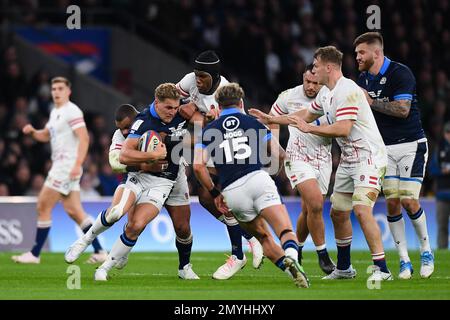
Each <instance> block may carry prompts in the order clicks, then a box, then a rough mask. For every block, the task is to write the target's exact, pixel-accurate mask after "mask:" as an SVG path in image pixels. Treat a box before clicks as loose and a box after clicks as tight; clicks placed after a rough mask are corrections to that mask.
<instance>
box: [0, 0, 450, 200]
mask: <svg viewBox="0 0 450 320" xmlns="http://www.w3.org/2000/svg"><path fill="white" fill-rule="evenodd" d="M378 2H379V5H380V6H381V10H382V12H389V14H388V15H382V22H381V24H382V31H383V30H390V32H385V33H383V35H384V37H385V52H386V54H387V56H389V57H390V58H392V59H394V60H396V61H399V62H405V63H406V64H407V65H408V66H409V67H410V68H411V69H412V71H413V73H414V74H415V76H416V79H417V83H418V97H419V106H420V109H421V112H422V122H423V126H424V129H425V131H426V134H427V137H428V140H429V146H430V154H432V152H433V150H434V148H435V146H436V145H438V144H439V142H440V139H442V132H443V124H444V123H445V122H446V121H449V120H450V108H449V105H450V81H449V75H450V21H449V20H448V19H445V17H448V16H450V2H449V1H448V0H439V1H433V2H424V1H418V0H409V1H402V2H398V1H393V0H388V1H383V2H380V1H378ZM55 3H56V6H55ZM67 3H68V2H67V1H61V0H60V1H46V0H35V1H12V3H11V4H10V5H11V6H10V8H9V11H8V12H9V13H11V12H13V13H14V15H11V14H10V15H8V18H9V19H12V20H14V22H16V23H20V24H25V25H42V24H47V23H59V24H60V23H64V20H63V19H62V18H61V15H55V14H53V13H52V12H54V10H53V11H52V10H50V11H46V10H43V8H50V7H51V8H53V9H55V8H56V9H57V8H58V7H60V8H65V7H66V6H67ZM78 3H79V5H80V6H81V7H82V8H86V10H85V11H89V10H92V12H94V11H95V10H94V9H97V12H99V14H98V15H97V16H92V17H91V18H88V19H86V20H87V22H88V23H93V24H101V25H112V24H114V23H115V22H117V21H118V20H116V17H117V12H126V13H127V14H129V15H130V16H131V17H132V20H134V21H135V22H136V23H135V24H134V25H133V26H132V27H131V28H130V27H129V26H127V24H126V23H122V20H121V21H119V22H118V23H119V24H120V25H121V26H122V27H124V28H130V29H129V31H132V30H134V31H135V33H136V34H138V35H139V36H140V37H141V38H143V39H146V40H147V41H149V42H152V44H153V45H157V46H160V47H161V48H162V49H164V50H167V51H168V52H170V54H171V55H175V56H177V57H178V58H179V59H182V60H184V61H185V62H190V59H191V58H192V53H193V52H200V51H201V50H204V49H206V48H209V49H214V50H216V51H217V52H218V53H219V54H220V55H221V57H222V59H223V62H224V70H223V74H224V75H225V76H227V78H228V79H231V80H233V81H239V82H240V83H241V85H242V86H243V87H244V88H246V93H247V96H248V98H249V100H251V101H252V103H255V104H256V105H258V106H259V107H260V108H261V109H263V110H264V111H268V110H269V108H270V105H271V103H272V102H273V101H275V99H276V97H277V94H278V93H279V92H281V91H282V90H284V89H286V88H289V87H293V86H295V85H297V84H298V83H299V81H300V79H299V78H300V77H299V75H300V74H301V71H302V70H303V68H304V66H305V65H306V64H308V63H310V62H311V61H312V55H313V52H314V49H315V48H316V47H317V46H320V45H324V44H334V45H336V46H337V47H339V48H340V49H341V50H342V51H343V52H344V55H345V59H344V74H346V75H347V76H348V77H350V78H353V79H355V78H356V76H357V74H358V71H357V69H356V63H355V60H354V54H353V47H352V42H353V39H354V38H355V37H356V36H357V35H358V34H360V33H361V32H362V31H366V30H367V29H366V26H365V22H366V21H365V17H367V15H366V13H365V9H366V8H367V5H368V4H374V3H376V1H375V2H374V1H365V0H364V1H352V0H341V1H330V0H325V1H320V2H319V1H314V2H313V1H309V0H299V1H294V0H287V1H275V0H261V1H256V0H255V1H253V0H228V1H213V0H202V1H193V0H180V1H139V2H135V1H120V0H115V1H102V0H86V1H78ZM405 6H407V7H408V10H405V9H404V8H405ZM106 7H107V8H109V10H103V11H102V9H104V8H106ZM64 12H65V11H64ZM236 13H237V14H236ZM62 17H64V15H62ZM1 20H2V22H4V21H5V20H7V19H6V15H5V14H2V15H1ZM137 22H139V23H137ZM143 26H145V27H143ZM155 29H157V30H158V32H159V33H158V34H157V36H155V34H156V33H153V32H148V31H149V30H155ZM161 39H172V40H171V41H170V42H168V41H166V40H164V41H163V40H161ZM173 39H176V44H174V43H173V41H174V40H173ZM2 46H3V48H2V50H1V51H2V54H1V57H0V68H1V71H0V78H1V80H0V84H1V85H0V126H1V128H2V130H0V159H1V162H0V195H7V194H10V195H24V194H32V193H33V192H35V190H39V184H42V179H41V178H40V177H41V176H42V175H45V173H46V170H47V169H48V167H49V163H48V160H47V159H48V158H49V150H48V147H49V146H48V145H40V144H36V143H35V142H32V141H31V140H30V139H29V138H25V137H23V136H22V134H21V131H20V129H21V127H22V125H23V124H24V123H25V122H26V121H27V118H28V119H30V120H32V121H33V123H34V124H35V125H36V126H38V127H40V126H42V124H43V123H45V119H46V116H47V115H48V111H49V101H50V92H49V85H48V83H49V82H48V79H49V77H51V76H52V75H49V74H48V73H47V72H46V71H45V70H41V71H40V72H38V73H37V74H36V75H35V76H34V77H33V78H32V79H30V80H28V79H26V78H25V77H24V76H23V72H22V69H21V62H20V61H19V60H18V59H17V54H16V53H15V48H14V47H13V46H10V45H9V43H8V42H7V41H5V40H3V41H2ZM437 52H439V54H434V55H432V53H437ZM176 80H177V79H173V81H176ZM124 81H125V82H126V81H127V80H126V79H125V80H124ZM130 81H131V80H130ZM121 88H128V89H127V90H130V89H129V88H130V84H129V83H128V84H127V83H123V81H122V82H121V83H120V84H118V85H117V89H118V90H119V89H121ZM86 119H87V122H88V128H89V131H90V134H91V147H90V153H89V157H88V160H87V161H86V163H85V172H86V173H87V174H89V176H90V177H88V178H87V179H86V181H85V184H86V188H87V190H88V192H90V193H91V194H92V193H93V192H92V190H91V189H95V190H96V191H97V192H98V193H99V194H101V195H110V194H112V191H113V190H114V186H115V185H116V184H117V182H118V181H119V177H115V176H114V175H113V174H112V172H111V171H110V169H109V168H108V166H101V165H99V164H101V163H104V161H103V160H104V159H106V158H105V154H106V153H107V147H108V143H109V139H110V132H108V130H107V129H106V127H105V126H103V127H102V126H101V122H102V120H101V119H102V117H101V116H99V115H96V114H94V113H87V114H86ZM103 121H104V120H103ZM99 124H100V125H99ZM281 140H282V143H284V144H285V143H286V141H287V132H286V131H283V132H282V135H281ZM335 154H336V152H335ZM337 162H338V158H337V157H334V163H335V166H336V165H337ZM31 181H33V183H32V184H31V183H30V182H31ZM277 184H278V186H279V187H280V190H281V192H282V194H284V195H292V194H293V193H292V190H291V189H290V187H289V183H288V181H287V180H286V178H285V177H283V176H282V177H280V178H279V180H278V181H277ZM29 185H31V187H27V186H29ZM191 191H192V192H193V194H195V185H194V184H193V185H191ZM422 192H423V193H424V194H430V193H432V192H433V180H432V179H431V178H426V179H425V181H424V188H423V189H422Z"/></svg>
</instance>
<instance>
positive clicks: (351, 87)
mask: <svg viewBox="0 0 450 320" xmlns="http://www.w3.org/2000/svg"><path fill="white" fill-rule="evenodd" d="M355 90H357V91H360V90H361V88H360V87H359V86H358V84H357V83H356V82H355V81H353V80H352V79H349V78H346V77H343V79H342V80H341V81H340V83H339V91H341V92H343V93H346V92H352V91H355Z"/></svg>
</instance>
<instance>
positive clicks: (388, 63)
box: [367, 57, 391, 79]
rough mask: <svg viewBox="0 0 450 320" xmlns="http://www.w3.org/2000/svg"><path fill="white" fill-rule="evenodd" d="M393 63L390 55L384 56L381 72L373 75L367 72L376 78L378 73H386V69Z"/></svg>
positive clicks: (370, 77)
mask: <svg viewBox="0 0 450 320" xmlns="http://www.w3.org/2000/svg"><path fill="white" fill-rule="evenodd" d="M390 64H391V59H389V58H388V57H384V61H383V65H382V66H381V69H380V72H379V73H378V74H377V75H373V74H371V73H370V72H368V71H367V74H368V75H369V79H374V78H375V77H377V76H378V75H380V74H381V75H382V76H383V75H384V74H385V73H386V70H387V69H388V68H389V65H390Z"/></svg>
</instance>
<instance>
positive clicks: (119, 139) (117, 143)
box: [109, 129, 125, 152]
mask: <svg viewBox="0 0 450 320" xmlns="http://www.w3.org/2000/svg"><path fill="white" fill-rule="evenodd" d="M124 141H125V137H124V136H123V134H122V131H120V129H117V130H116V131H114V134H113V137H112V140H111V145H110V146H109V152H111V151H113V150H122V145H123V142H124Z"/></svg>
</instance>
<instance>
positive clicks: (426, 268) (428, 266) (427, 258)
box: [420, 251, 434, 278]
mask: <svg viewBox="0 0 450 320" xmlns="http://www.w3.org/2000/svg"><path fill="white" fill-rule="evenodd" d="M420 262H421V266H420V276H421V277H422V278H429V277H431V275H432V274H433V272H434V256H433V254H432V253H431V252H430V251H424V252H422V254H421V255H420Z"/></svg>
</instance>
